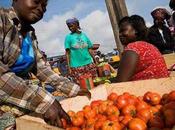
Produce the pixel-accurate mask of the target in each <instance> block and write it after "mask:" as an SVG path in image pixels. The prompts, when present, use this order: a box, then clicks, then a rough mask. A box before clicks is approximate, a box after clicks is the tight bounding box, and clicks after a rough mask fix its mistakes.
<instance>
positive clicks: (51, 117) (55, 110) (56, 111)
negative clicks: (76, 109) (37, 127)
mask: <svg viewBox="0 0 175 130" xmlns="http://www.w3.org/2000/svg"><path fill="white" fill-rule="evenodd" d="M61 118H64V119H65V120H66V122H67V123H68V124H70V123H71V120H70V117H69V115H68V114H67V113H66V112H65V111H64V110H63V108H62V107H61V104H60V103H59V102H58V101H56V100H55V101H54V103H53V104H52V105H51V106H50V108H49V109H48V110H47V111H46V112H45V114H44V120H45V121H46V122H47V123H50V124H51V125H53V126H57V127H63V123H62V121H61Z"/></svg>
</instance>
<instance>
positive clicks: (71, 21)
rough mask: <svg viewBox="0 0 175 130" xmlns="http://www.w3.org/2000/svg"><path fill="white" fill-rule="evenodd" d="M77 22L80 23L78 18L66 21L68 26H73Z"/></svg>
mask: <svg viewBox="0 0 175 130" xmlns="http://www.w3.org/2000/svg"><path fill="white" fill-rule="evenodd" d="M76 22H79V21H78V19H77V18H70V19H67V20H66V24H71V23H76Z"/></svg>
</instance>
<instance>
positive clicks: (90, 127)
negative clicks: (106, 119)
mask: <svg viewBox="0 0 175 130" xmlns="http://www.w3.org/2000/svg"><path fill="white" fill-rule="evenodd" d="M95 121H96V119H95V118H89V119H87V121H86V124H85V127H84V129H83V130H94V125H95Z"/></svg>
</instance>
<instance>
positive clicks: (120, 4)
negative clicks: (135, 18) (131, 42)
mask: <svg viewBox="0 0 175 130" xmlns="http://www.w3.org/2000/svg"><path fill="white" fill-rule="evenodd" d="M105 2H106V7H107V10H108V13H109V18H110V21H111V25H112V29H113V33H114V38H115V42H116V46H117V48H118V50H119V52H122V51H123V46H122V44H121V42H120V39H119V29H118V22H119V20H120V19H121V18H123V17H124V16H127V15H128V11H127V8H126V4H125V0H105Z"/></svg>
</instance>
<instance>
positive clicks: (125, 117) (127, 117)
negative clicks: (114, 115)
mask: <svg viewBox="0 0 175 130" xmlns="http://www.w3.org/2000/svg"><path fill="white" fill-rule="evenodd" d="M131 119H132V116H130V115H126V116H124V117H123V119H121V121H120V123H121V124H123V125H124V126H128V123H129V121H130V120H131Z"/></svg>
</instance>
